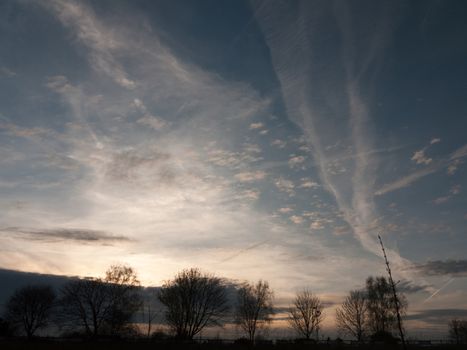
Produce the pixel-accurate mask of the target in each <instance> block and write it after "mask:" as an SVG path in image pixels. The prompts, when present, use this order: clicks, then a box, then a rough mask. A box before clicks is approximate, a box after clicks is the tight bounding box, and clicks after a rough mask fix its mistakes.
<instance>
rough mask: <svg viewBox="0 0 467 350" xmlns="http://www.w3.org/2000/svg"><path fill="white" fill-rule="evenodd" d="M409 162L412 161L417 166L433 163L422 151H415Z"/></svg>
mask: <svg viewBox="0 0 467 350" xmlns="http://www.w3.org/2000/svg"><path fill="white" fill-rule="evenodd" d="M411 160H413V161H414V162H415V163H417V164H425V165H428V164H430V163H431V162H432V161H433V159H431V158H428V157H426V156H425V150H424V149H422V150H420V151H416V152H415V153H414V154H413V156H412V158H411Z"/></svg>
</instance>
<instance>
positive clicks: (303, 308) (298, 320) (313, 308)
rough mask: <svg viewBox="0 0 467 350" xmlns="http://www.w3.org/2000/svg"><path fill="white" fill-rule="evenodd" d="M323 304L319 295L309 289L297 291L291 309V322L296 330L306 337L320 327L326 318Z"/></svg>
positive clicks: (308, 337) (309, 336)
mask: <svg viewBox="0 0 467 350" xmlns="http://www.w3.org/2000/svg"><path fill="white" fill-rule="evenodd" d="M322 311H323V304H322V303H321V300H320V298H319V297H318V296H316V295H313V293H311V292H310V291H308V290H304V291H302V292H299V293H297V295H296V296H295V300H294V303H293V306H291V307H290V310H289V323H290V325H291V326H292V328H293V329H295V331H296V332H297V333H298V334H299V335H301V336H302V337H304V338H306V339H310V338H311V336H312V335H313V332H316V331H317V330H318V329H319V325H320V324H321V322H322V321H323V319H324V314H323V312H322Z"/></svg>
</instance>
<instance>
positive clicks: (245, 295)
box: [236, 280, 274, 343]
mask: <svg viewBox="0 0 467 350" xmlns="http://www.w3.org/2000/svg"><path fill="white" fill-rule="evenodd" d="M273 296H274V295H273V292H272V290H271V289H270V288H269V284H268V282H266V281H261V280H260V281H258V282H257V283H256V284H255V285H251V284H249V283H245V284H244V285H243V286H242V287H241V288H240V289H239V290H238V304H237V312H236V321H237V324H238V325H239V326H240V327H241V328H242V329H243V330H244V331H245V332H246V333H247V334H248V338H249V340H250V342H252V343H253V342H254V340H255V335H256V332H257V330H258V329H259V328H261V327H263V326H265V325H267V324H268V323H270V322H271V321H272V318H271V316H272V315H273V305H272V301H273Z"/></svg>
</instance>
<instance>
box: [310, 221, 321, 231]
mask: <svg viewBox="0 0 467 350" xmlns="http://www.w3.org/2000/svg"><path fill="white" fill-rule="evenodd" d="M310 228H311V229H312V230H321V229H323V228H324V225H323V223H322V222H321V221H313V222H312V223H311V224H310Z"/></svg>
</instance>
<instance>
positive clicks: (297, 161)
mask: <svg viewBox="0 0 467 350" xmlns="http://www.w3.org/2000/svg"><path fill="white" fill-rule="evenodd" d="M305 160H306V158H305V157H304V156H291V157H290V158H289V162H288V163H289V167H290V168H291V169H302V170H303V169H305V167H304V165H303V163H304V162H305Z"/></svg>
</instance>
